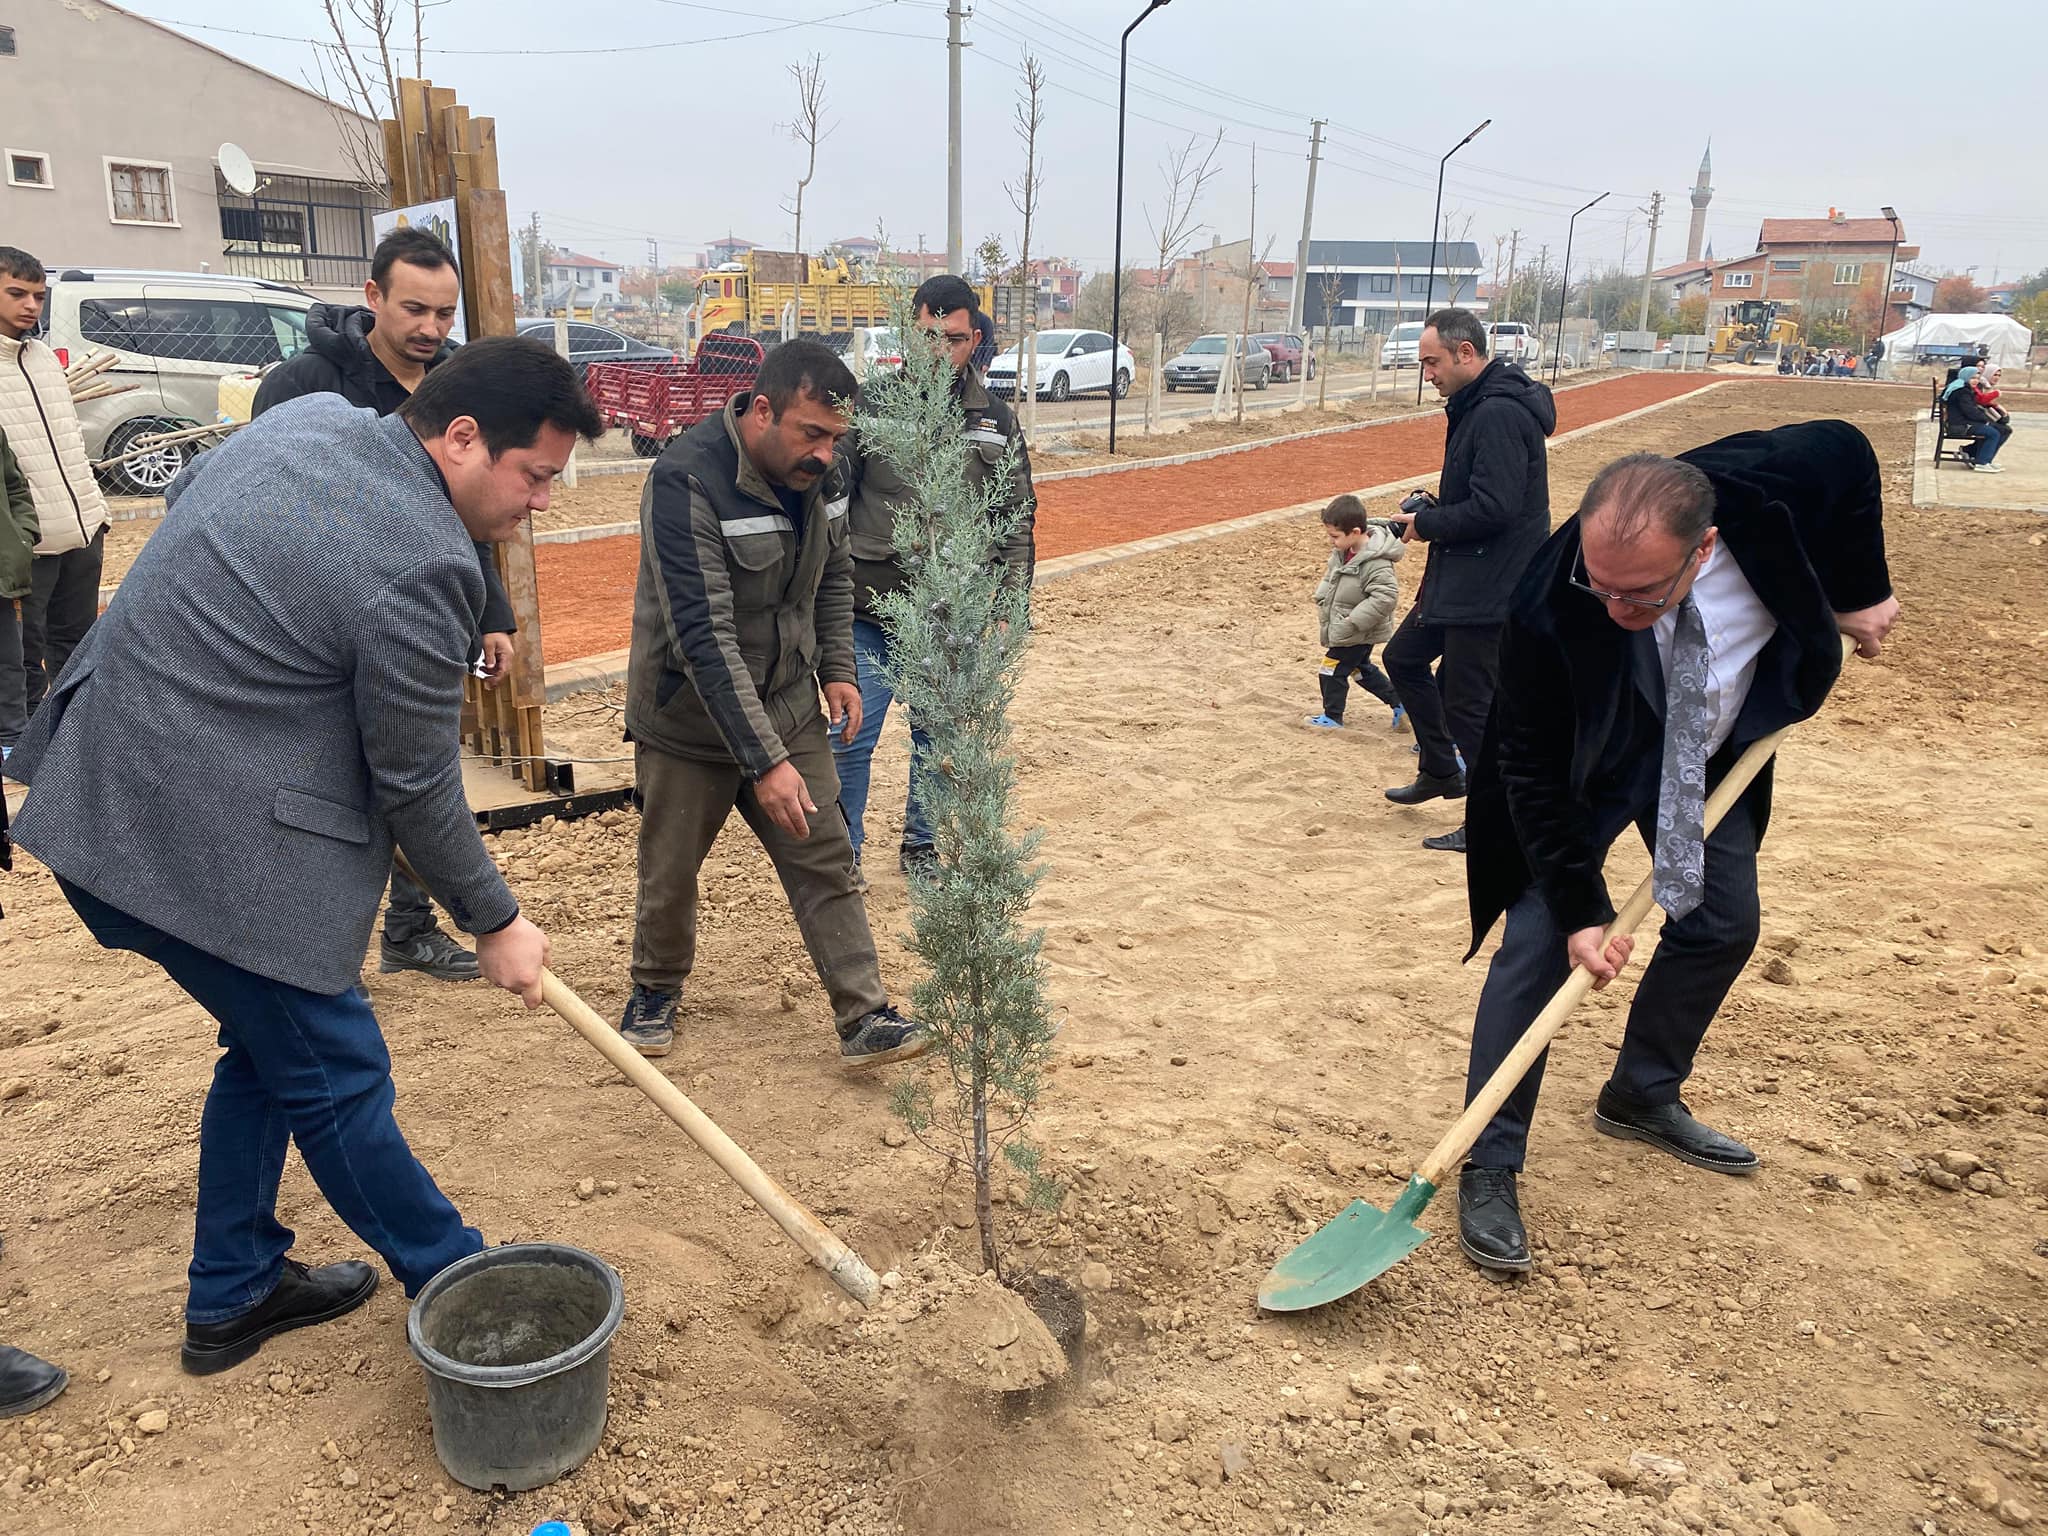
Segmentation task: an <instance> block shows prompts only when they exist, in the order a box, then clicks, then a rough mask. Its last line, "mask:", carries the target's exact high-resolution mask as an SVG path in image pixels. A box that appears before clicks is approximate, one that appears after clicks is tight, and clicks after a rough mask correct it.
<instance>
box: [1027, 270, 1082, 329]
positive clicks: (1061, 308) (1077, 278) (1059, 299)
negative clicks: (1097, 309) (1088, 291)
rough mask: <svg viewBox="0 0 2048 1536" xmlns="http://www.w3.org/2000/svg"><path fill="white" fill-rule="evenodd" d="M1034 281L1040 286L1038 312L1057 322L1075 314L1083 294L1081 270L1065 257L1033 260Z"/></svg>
mask: <svg viewBox="0 0 2048 1536" xmlns="http://www.w3.org/2000/svg"><path fill="white" fill-rule="evenodd" d="M1031 277H1032V281H1034V282H1035V283H1037V285H1038V310H1039V313H1040V314H1041V315H1048V316H1050V317H1051V318H1053V319H1055V320H1057V319H1059V318H1060V317H1061V316H1065V315H1071V314H1073V312H1074V300H1075V299H1077V298H1078V297H1080V294H1081V269H1080V268H1079V267H1077V266H1075V265H1074V264H1073V263H1072V262H1071V261H1068V260H1067V259H1066V258H1065V257H1064V256H1051V257H1046V258H1044V259H1040V258H1037V257H1033V258H1032V262H1031Z"/></svg>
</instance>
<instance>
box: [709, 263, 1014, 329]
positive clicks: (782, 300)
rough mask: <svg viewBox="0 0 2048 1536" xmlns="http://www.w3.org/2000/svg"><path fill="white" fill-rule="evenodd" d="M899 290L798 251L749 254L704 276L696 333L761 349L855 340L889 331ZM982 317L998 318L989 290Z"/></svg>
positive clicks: (983, 295) (980, 294) (978, 296)
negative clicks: (773, 344)
mask: <svg viewBox="0 0 2048 1536" xmlns="http://www.w3.org/2000/svg"><path fill="white" fill-rule="evenodd" d="M895 292H896V287H895V285H894V284H893V283H888V282H878V281H872V280H869V281H863V280H861V279H860V278H859V277H857V276H856V275H855V273H854V272H853V270H852V269H851V268H850V267H848V265H847V264H846V262H844V261H843V260H841V261H824V260H821V259H819V258H817V257H813V256H802V255H798V254H797V253H795V252H793V251H749V252H747V253H746V255H745V256H744V257H742V258H741V259H740V260H738V261H728V262H726V263H725V264H723V265H722V266H718V267H714V268H713V269H712V270H711V271H709V272H707V273H705V274H704V276H703V277H702V278H701V279H700V280H699V282H698V284H697V325H698V327H699V330H700V332H701V334H703V335H706V336H709V335H712V334H713V333H715V332H718V331H726V332H729V333H731V334H733V335H735V336H751V337H753V338H754V339H755V340H757V341H764V342H766V341H780V340H781V339H782V337H783V335H784V334H785V328H786V332H787V334H788V335H790V336H822V337H826V338H829V339H838V338H850V337H851V336H852V335H853V333H854V332H855V331H856V330H860V329H862V328H865V327H873V326H883V327H886V326H887V325H889V324H890V322H891V320H892V319H893V316H891V314H890V313H889V308H890V305H891V304H892V303H893V302H894V295H895ZM974 293H975V302H976V303H978V304H979V305H980V306H981V308H982V311H983V312H984V313H989V312H992V311H993V310H994V307H995V296H994V294H993V293H992V292H991V290H990V289H989V288H988V287H987V286H986V285H983V286H980V287H977V288H976V289H975V290H974Z"/></svg>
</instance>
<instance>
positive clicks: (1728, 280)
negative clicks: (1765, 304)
mask: <svg viewBox="0 0 2048 1536" xmlns="http://www.w3.org/2000/svg"><path fill="white" fill-rule="evenodd" d="M1755 282H1756V274H1755V273H1754V272H1723V273H1722V274H1721V286H1722V287H1723V288H1749V287H1752V286H1754V285H1755Z"/></svg>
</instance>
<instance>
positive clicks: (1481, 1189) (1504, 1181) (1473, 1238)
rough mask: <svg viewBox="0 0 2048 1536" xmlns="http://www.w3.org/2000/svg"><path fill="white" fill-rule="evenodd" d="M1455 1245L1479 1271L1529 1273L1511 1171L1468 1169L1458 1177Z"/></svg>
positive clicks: (1519, 1204)
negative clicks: (1456, 1241)
mask: <svg viewBox="0 0 2048 1536" xmlns="http://www.w3.org/2000/svg"><path fill="white" fill-rule="evenodd" d="M1458 1246H1459V1247H1460V1248H1462V1249H1464V1250H1465V1257H1466V1258H1468V1259H1470V1260H1471V1261H1472V1262H1473V1263H1474V1264H1477V1265H1478V1266H1479V1267H1480V1268H1481V1269H1492V1270H1498V1271H1501V1272H1502V1273H1504V1274H1510V1275H1525V1274H1527V1273H1528V1272H1529V1234H1528V1232H1527V1231H1526V1230H1524V1229H1523V1226H1522V1202H1521V1198H1520V1197H1519V1196H1518V1195H1517V1194H1516V1193H1515V1170H1514V1169H1512V1168H1471V1167H1467V1168H1465V1169H1463V1170H1461V1171H1460V1172H1459V1174H1458Z"/></svg>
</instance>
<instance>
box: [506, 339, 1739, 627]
mask: <svg viewBox="0 0 2048 1536" xmlns="http://www.w3.org/2000/svg"><path fill="white" fill-rule="evenodd" d="M1711 382H1712V380H1711V379H1702V378H1701V377H1700V376H1699V375H1698V374H1661V373H1639V374H1630V375H1628V376H1626V377H1624V378H1619V379H1612V380H1608V381H1606V382H1604V383H1600V384H1588V385H1585V386H1583V387H1581V388H1578V389H1570V390H1565V391H1563V392H1562V393H1560V394H1559V395H1558V397H1557V430H1558V431H1559V432H1569V431H1571V430H1572V429H1573V428H1575V427H1586V426H1591V425H1593V424H1594V423H1595V422H1601V421H1606V420H1609V419H1611V418H1613V417H1615V416H1620V415H1624V414H1626V413H1627V412H1629V411H1633V410H1638V409H1640V408H1641V407H1643V406H1646V405H1654V404H1656V403H1657V402H1658V401H1660V400H1669V399H1671V398H1672V397H1674V396H1676V395H1682V394H1686V393H1688V392H1689V391H1691V390H1695V389H1698V388H1700V387H1701V386H1702V385H1703V384H1706V383H1711ZM1443 450H1444V424H1443V418H1442V417H1441V416H1440V415H1437V416H1432V417H1430V418H1428V419H1426V420H1411V421H1394V422H1386V423H1380V424H1372V423H1368V424H1365V425H1362V426H1359V427H1356V428H1353V429H1352V430H1351V431H1348V432H1333V433H1330V434H1329V435H1328V436H1325V437H1316V438H1309V439H1307V440H1305V441H1302V442H1295V443H1279V444H1275V445H1274V446H1272V447H1269V448H1253V449H1250V450H1247V451H1246V452H1244V453H1233V454H1226V455H1224V456H1223V457H1221V458H1216V459H1205V460H1202V461H1201V462H1199V463H1195V464H1173V465H1165V466H1162V467H1159V468H1156V469H1128V470H1119V471H1117V472H1116V473H1113V474H1107V475H1091V476H1087V477H1084V478H1082V479H1078V480H1055V481H1053V482H1051V483H1050V484H1048V485H1045V486H1042V487H1040V489H1039V492H1038V557H1039V558H1040V559H1041V560H1050V559H1052V558H1054V557H1055V556H1058V555H1071V554H1076V553H1079V552H1080V551H1082V550H1089V549H1100V548H1102V547H1103V546H1104V545H1108V544H1123V543H1128V542H1129V541H1131V540H1134V539H1145V538H1151V537H1153V536H1154V535H1156V534H1162V533H1173V532H1176V531H1178V530H1180V529H1183V528H1198V527H1201V526H1202V525H1203V524H1205V523H1220V522H1224V521H1226V520H1228V519H1230V518H1233V517H1245V516H1248V515H1249V514H1251V513H1254V512H1264V511H1266V510H1268V509H1269V508H1271V507H1276V506H1285V505H1287V504H1289V503H1291V502H1297V501H1313V500H1316V499H1317V498H1320V497H1326V496H1335V495H1337V494H1339V493H1340V492H1343V491H1351V490H1356V489H1358V487H1360V486H1362V485H1379V484H1383V483H1384V482H1386V481H1389V480H1399V479H1402V478H1404V477H1406V476H1408V475H1417V474H1425V473H1427V472H1428V471H1430V470H1432V469H1434V468H1436V467H1437V466H1438V465H1439V464H1441V463H1442V462H1443ZM534 555H535V557H536V559H537V561H538V565H539V574H540V595H541V615H542V620H543V637H544V643H545V650H546V656H547V660H549V661H550V662H555V661H566V660H569V659H570V658H572V657H577V656H592V655H596V654H597V653H599V652H601V651H613V650H618V649H620V648H621V647H623V646H624V645H625V644H626V642H627V641H628V640H629V639H630V638H631V636H632V628H633V582H634V578H635V576H636V575H637V573H638V568H639V561H640V541H639V540H638V539H637V538H630V537H629V538H618V539H593V540H591V541H589V542H588V543H583V544H543V545H540V546H539V547H538V548H537V549H536V550H535V551H534Z"/></svg>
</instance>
